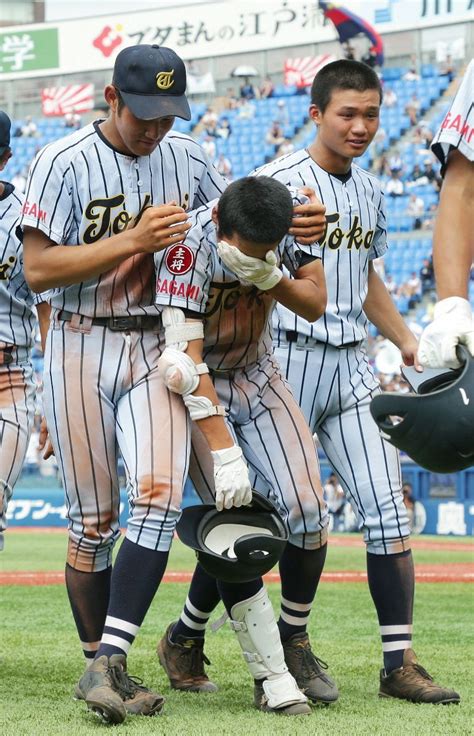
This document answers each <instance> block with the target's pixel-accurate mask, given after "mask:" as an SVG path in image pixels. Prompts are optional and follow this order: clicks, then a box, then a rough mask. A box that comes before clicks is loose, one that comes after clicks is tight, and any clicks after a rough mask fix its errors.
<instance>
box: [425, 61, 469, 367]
mask: <svg viewBox="0 0 474 736" xmlns="http://www.w3.org/2000/svg"><path fill="white" fill-rule="evenodd" d="M473 131H474V60H471V61H470V63H469V66H468V68H467V70H466V73H465V75H464V78H463V80H462V82H461V85H460V87H459V89H458V91H457V94H456V97H455V99H454V101H453V104H452V105H451V107H450V109H449V111H448V112H447V114H446V117H445V118H444V120H443V122H442V124H441V127H440V129H439V130H438V132H437V133H436V135H435V137H434V138H433V141H432V143H431V148H432V151H433V153H434V154H435V155H436V156H437V157H438V158H439V160H440V161H441V164H442V173H443V176H444V180H443V186H442V188H441V195H440V201H439V207H438V212H437V215H436V223H435V229H434V233H433V265H434V271H435V276H436V291H437V293H438V299H439V300H440V301H438V303H437V304H436V305H435V310H434V319H433V322H432V323H431V324H429V325H428V326H427V327H426V328H425V330H424V332H423V334H422V336H421V338H420V346H419V349H418V357H419V360H420V362H421V363H422V365H426V366H430V367H432V368H436V367H456V366H457V365H458V364H459V362H458V360H457V357H456V352H455V351H456V345H457V344H458V343H459V342H461V343H464V344H465V345H467V347H468V349H469V351H470V353H471V355H474V327H473V319H472V310H471V305H470V303H469V290H468V283H469V274H470V271H471V268H472V264H473V262H474V238H473V233H472V210H473V205H474V202H473V199H474V187H473V184H472V181H473V170H474V132H473ZM453 223H456V228H455V229H454V228H453ZM448 248H449V260H447V259H446V256H447V254H448V251H447V249H448Z"/></svg>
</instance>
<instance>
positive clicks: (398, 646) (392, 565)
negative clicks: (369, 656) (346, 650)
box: [367, 550, 415, 674]
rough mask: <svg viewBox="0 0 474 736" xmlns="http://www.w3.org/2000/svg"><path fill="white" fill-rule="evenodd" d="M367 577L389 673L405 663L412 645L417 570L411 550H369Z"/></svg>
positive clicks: (385, 666) (385, 664) (384, 660)
mask: <svg viewBox="0 0 474 736" xmlns="http://www.w3.org/2000/svg"><path fill="white" fill-rule="evenodd" d="M367 577H368V579H369V588H370V594H371V596H372V600H373V601H374V603H375V608H376V609H377V616H378V619H379V626H380V635H381V637H382V649H383V662H384V668H385V672H386V673H387V674H388V673H389V672H391V671H392V670H394V669H397V668H398V667H401V666H402V665H403V653H404V651H405V649H409V648H410V647H411V640H412V630H413V626H412V622H413V598H414V595H415V571H414V567H413V557H412V554H411V550H406V551H405V552H398V553H397V554H394V555H373V554H370V553H369V552H368V553H367Z"/></svg>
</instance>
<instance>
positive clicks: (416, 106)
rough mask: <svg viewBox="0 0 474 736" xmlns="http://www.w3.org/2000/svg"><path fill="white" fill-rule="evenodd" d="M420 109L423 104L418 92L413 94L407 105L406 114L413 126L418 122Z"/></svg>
mask: <svg viewBox="0 0 474 736" xmlns="http://www.w3.org/2000/svg"><path fill="white" fill-rule="evenodd" d="M420 109H421V102H420V100H419V99H418V95H417V94H416V92H413V94H412V96H411V98H410V99H409V100H408V102H407V104H406V105H405V112H406V114H407V115H408V118H409V120H410V124H411V125H416V123H417V120H418V115H419V114H420Z"/></svg>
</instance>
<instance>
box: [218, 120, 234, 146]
mask: <svg viewBox="0 0 474 736" xmlns="http://www.w3.org/2000/svg"><path fill="white" fill-rule="evenodd" d="M231 133H232V126H231V124H230V121H229V118H228V117H226V116H225V115H224V117H222V118H220V120H219V121H218V123H217V128H216V136H217V138H222V139H223V140H225V141H226V140H227V138H228V137H229V136H230V134H231Z"/></svg>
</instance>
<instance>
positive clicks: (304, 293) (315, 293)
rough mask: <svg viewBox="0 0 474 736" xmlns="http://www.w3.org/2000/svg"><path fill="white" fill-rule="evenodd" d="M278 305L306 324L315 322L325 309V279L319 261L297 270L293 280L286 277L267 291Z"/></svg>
mask: <svg viewBox="0 0 474 736" xmlns="http://www.w3.org/2000/svg"><path fill="white" fill-rule="evenodd" d="M269 293H270V294H271V295H272V296H273V298H274V299H276V300H277V301H278V302H280V304H283V306H285V307H287V308H288V309H291V311H292V312H294V313H295V314H297V315H298V316H299V317H303V319H306V320H307V321H308V322H315V321H316V320H317V319H319V318H320V317H321V316H322V315H323V314H324V311H325V309H326V305H327V291H326V279H325V277H324V270H323V267H322V264H321V260H320V259H317V260H314V261H313V262H312V263H309V264H308V265H306V266H302V267H301V268H299V269H298V271H297V272H296V274H295V278H294V279H289V278H288V277H286V276H283V278H282V279H281V280H280V281H279V283H278V284H277V285H276V286H274V287H273V289H271V290H270V291H269Z"/></svg>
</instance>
